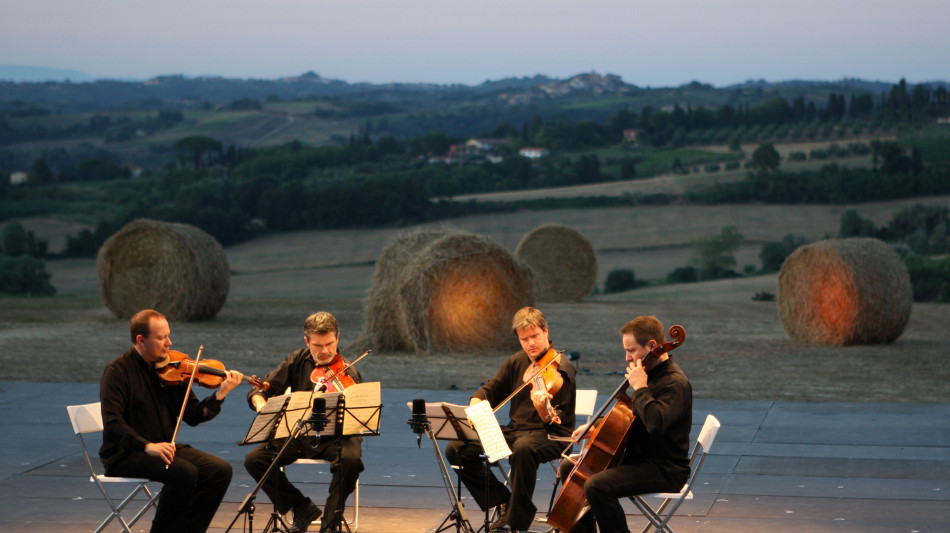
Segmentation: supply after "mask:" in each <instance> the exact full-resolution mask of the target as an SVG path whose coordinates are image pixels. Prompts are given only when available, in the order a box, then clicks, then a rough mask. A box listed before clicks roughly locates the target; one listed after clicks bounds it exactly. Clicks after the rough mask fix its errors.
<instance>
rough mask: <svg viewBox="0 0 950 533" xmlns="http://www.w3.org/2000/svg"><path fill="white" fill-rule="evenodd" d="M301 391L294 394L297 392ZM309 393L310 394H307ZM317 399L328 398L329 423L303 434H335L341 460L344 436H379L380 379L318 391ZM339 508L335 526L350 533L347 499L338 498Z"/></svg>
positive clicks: (334, 512)
mask: <svg viewBox="0 0 950 533" xmlns="http://www.w3.org/2000/svg"><path fill="white" fill-rule="evenodd" d="M296 394H298V393H296V392H295V393H293V395H296ZM307 394H309V393H307ZM313 397H314V398H323V399H324V400H325V401H326V408H327V424H326V426H324V427H322V428H318V427H316V426H313V425H311V426H310V428H309V429H307V430H306V431H304V432H303V433H301V435H300V436H302V437H307V436H316V437H324V436H325V437H332V438H335V439H336V451H337V459H338V460H339V459H340V457H341V456H342V454H343V442H342V440H341V439H342V438H343V437H356V436H360V437H365V436H378V435H379V416H380V411H381V410H382V407H383V406H382V403H381V397H382V391H381V389H380V383H379V382H378V381H374V382H370V383H357V384H354V385H350V386H349V387H348V388H347V389H345V390H344V391H343V392H325V393H321V394H314V395H313ZM337 501H338V502H339V503H338V507H337V508H336V509H334V510H333V515H332V517H330V516H329V509H328V510H327V511H328V516H327V519H329V520H331V524H332V526H331V529H330V530H329V531H334V532H337V533H339V532H340V531H341V527H342V528H344V529H345V530H346V531H347V532H349V531H350V526H349V524H347V522H346V520H344V519H343V507H344V505H345V504H346V502H345V499H344V498H342V497H341V498H338V500H337Z"/></svg>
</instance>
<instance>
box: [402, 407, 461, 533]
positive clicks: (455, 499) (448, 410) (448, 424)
mask: <svg viewBox="0 0 950 533" xmlns="http://www.w3.org/2000/svg"><path fill="white" fill-rule="evenodd" d="M409 407H410V409H411V408H412V404H410V406H409ZM410 422H412V421H410ZM422 424H423V429H424V430H425V433H426V435H427V436H428V437H429V440H431V441H432V446H433V448H434V450H435V456H436V457H437V458H438V460H439V473H440V474H441V475H442V484H443V485H444V487H445V492H446V495H447V496H448V498H449V500H450V501H451V502H452V511H451V512H449V514H448V515H447V516H446V517H445V519H444V520H442V523H441V524H439V527H438V528H437V529H436V533H441V532H442V531H445V530H447V529H449V528H451V527H453V526H454V527H455V531H456V533H463V532H464V533H475V529H474V528H472V524H471V522H469V520H468V516H467V515H466V513H465V505H464V504H463V503H462V501H461V499H460V498H459V494H458V491H457V490H456V488H455V484H453V483H452V476H451V474H449V468H448V466H447V464H446V461H445V457H444V456H443V455H442V449H441V448H440V447H439V443H438V441H439V440H448V441H454V440H458V441H462V442H464V443H468V442H472V441H474V442H478V433H476V432H475V429H474V428H472V426H471V424H469V422H468V417H467V416H466V415H465V407H464V406H461V405H455V404H447V403H427V404H426V406H425V421H424V422H422ZM413 429H415V428H413Z"/></svg>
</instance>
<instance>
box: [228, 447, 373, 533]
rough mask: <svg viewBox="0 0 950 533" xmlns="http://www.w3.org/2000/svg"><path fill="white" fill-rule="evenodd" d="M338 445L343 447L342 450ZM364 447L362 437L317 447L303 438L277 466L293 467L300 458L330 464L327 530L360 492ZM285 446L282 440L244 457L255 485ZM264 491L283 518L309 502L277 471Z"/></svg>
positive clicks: (257, 449)
mask: <svg viewBox="0 0 950 533" xmlns="http://www.w3.org/2000/svg"><path fill="white" fill-rule="evenodd" d="M337 443H339V445H340V446H339V448H338V447H337ZM361 443H362V438H360V437H343V438H341V439H334V438H321V439H320V441H319V442H318V443H317V446H313V445H312V440H311V437H302V438H298V439H295V440H294V441H293V442H291V443H290V444H289V445H288V446H287V449H286V450H284V453H283V454H281V456H280V459H279V460H278V461H277V466H285V465H289V464H290V463H292V462H294V461H296V460H297V459H299V458H303V459H324V460H328V461H330V472H331V473H332V474H333V477H332V478H331V480H330V490H329V492H328V494H327V501H326V506H325V507H324V515H323V529H324V530H326V529H328V528H329V527H330V526H333V525H335V524H334V523H333V522H332V519H333V517H334V514H333V513H334V511H333V510H334V509H337V508H339V510H340V516H342V515H343V509H344V507H345V505H346V499H347V498H348V497H349V495H350V494H352V493H353V490H354V489H355V488H356V481H357V480H358V479H359V475H360V472H362V471H363V460H362V459H361V457H362V449H361V447H360V444H361ZM283 444H284V439H278V440H276V441H274V443H273V444H272V445H268V444H261V445H260V446H258V447H257V448H254V449H253V450H251V451H250V452H248V454H247V455H246V456H245V457H244V468H246V469H247V472H248V473H249V474H251V476H252V477H253V478H254V480H255V481H260V480H261V477H262V476H263V475H264V473H265V472H267V467H268V466H270V464H271V462H273V460H274V456H275V455H276V454H277V451H278V450H280V448H281V446H283ZM261 488H262V489H263V490H264V492H265V493H266V494H267V497H268V498H270V501H271V502H272V503H273V504H274V507H276V508H277V512H279V513H280V514H286V513H287V512H288V511H290V510H291V509H293V508H294V507H296V506H298V505H300V504H301V503H304V502H305V501H306V500H307V497H306V496H304V494H303V493H302V492H300V490H298V489H297V487H295V486H294V485H293V483H291V482H290V480H289V479H287V474H286V473H284V471H283V470H282V469H279V468H277V467H275V468H274V470H272V471H271V475H270V478H269V479H267V480H266V481H265V482H264V484H263V486H262V487H261Z"/></svg>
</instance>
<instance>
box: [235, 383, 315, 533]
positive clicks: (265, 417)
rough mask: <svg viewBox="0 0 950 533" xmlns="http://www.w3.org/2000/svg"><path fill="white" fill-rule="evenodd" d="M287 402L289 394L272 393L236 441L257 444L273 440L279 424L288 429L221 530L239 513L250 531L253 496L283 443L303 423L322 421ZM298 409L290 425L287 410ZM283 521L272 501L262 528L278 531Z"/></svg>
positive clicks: (272, 466)
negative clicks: (268, 516)
mask: <svg viewBox="0 0 950 533" xmlns="http://www.w3.org/2000/svg"><path fill="white" fill-rule="evenodd" d="M289 405H290V396H289V395H284V396H275V397H273V398H271V399H270V400H268V401H267V404H265V405H264V407H263V408H262V409H261V410H260V412H258V413H257V416H255V417H254V421H253V422H251V427H250V428H249V429H248V431H247V435H246V436H245V437H244V440H242V441H241V442H238V445H247V444H258V443H261V442H269V441H273V440H274V439H275V438H276V436H277V434H278V429H279V428H284V429H285V431H286V432H287V433H288V434H287V436H286V438H285V439H284V444H283V445H282V446H281V447H280V449H279V450H277V453H275V454H274V459H273V460H272V461H271V463H270V465H268V467H267V470H266V471H264V475H263V476H261V479H260V481H258V482H257V485H255V486H254V489H253V490H251V492H250V493H249V494H248V495H247V496H246V497H245V498H244V501H242V502H241V505H240V507H239V508H238V513H237V515H235V516H234V519H233V520H231V523H230V524H228V528H227V529H226V530H225V531H226V532H227V531H231V528H233V527H234V524H235V523H237V521H238V519H239V518H240V517H241V515H243V514H246V515H247V523H248V529H247V531H248V533H253V531H254V500H255V498H257V493H258V492H260V490H261V487H263V486H264V483H265V482H266V481H267V479H268V478H269V477H270V475H271V473H272V472H273V471H274V468H275V467H276V466H277V461H278V459H280V456H281V455H283V453H284V451H285V450H286V449H287V446H288V445H289V444H290V442H291V441H292V440H293V439H295V438H297V436H298V435H299V433H300V431H301V430H302V429H303V428H304V427H305V426H319V425H322V424H323V422H322V421H317V420H314V419H313V418H312V417H309V418H305V417H307V415H308V412H307V411H306V410H305V409H300V408H294V409H288V407H289ZM298 411H299V412H300V415H299V416H298V417H297V418H295V419H294V422H293V428H290V421H289V419H290V418H291V417H290V416H289V413H291V412H298ZM286 528H287V524H285V523H284V520H283V519H282V518H281V516H280V513H279V512H277V506H276V504H275V505H274V510H273V512H271V515H270V519H268V521H267V524H265V525H264V529H263V532H264V533H268V532H272V533H274V532H282V531H286Z"/></svg>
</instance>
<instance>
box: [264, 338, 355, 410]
mask: <svg viewBox="0 0 950 533" xmlns="http://www.w3.org/2000/svg"><path fill="white" fill-rule="evenodd" d="M340 357H342V356H340ZM344 362H346V359H344ZM315 368H317V365H316V363H315V362H314V361H313V356H312V355H311V354H310V348H302V349H300V350H295V351H293V352H291V353H290V355H288V356H287V357H285V358H284V360H283V361H281V362H280V364H279V365H277V368H275V369H274V370H271V371H270V372H269V373H268V374H267V375H266V376H264V381H266V382H267V383H269V384H270V388H268V389H267V390H266V391H262V390H260V389H257V388H252V389H251V391H250V392H248V393H247V403H248V405H250V406H251V409H254V404H253V403H252V402H251V398H252V397H253V396H255V395H257V394H260V395H262V396H263V397H264V398H265V399H267V398H270V397H272V396H280V395H281V394H284V393H285V392H286V391H287V387H290V390H291V392H297V391H312V390H313V385H314V383H313V382H312V381H310V374H312V373H313V370H314V369H315ZM346 375H347V376H349V377H351V378H353V382H354V383H362V382H363V378H362V376H360V373H359V371H358V370H356V367H355V366H351V367H350V368H347V369H346Z"/></svg>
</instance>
